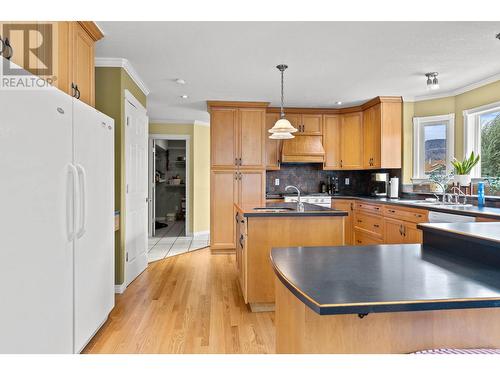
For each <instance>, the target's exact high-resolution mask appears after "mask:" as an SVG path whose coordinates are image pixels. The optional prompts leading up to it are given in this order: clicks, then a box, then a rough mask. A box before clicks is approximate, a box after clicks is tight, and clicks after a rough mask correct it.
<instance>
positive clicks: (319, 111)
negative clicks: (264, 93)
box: [266, 96, 403, 115]
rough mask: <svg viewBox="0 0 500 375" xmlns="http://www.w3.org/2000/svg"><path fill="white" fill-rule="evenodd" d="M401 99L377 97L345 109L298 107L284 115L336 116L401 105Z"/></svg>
mask: <svg viewBox="0 0 500 375" xmlns="http://www.w3.org/2000/svg"><path fill="white" fill-rule="evenodd" d="M402 102H403V98H402V97H401V96H377V97H375V98H373V99H371V100H369V101H367V102H366V103H364V104H361V105H357V106H353V107H346V108H300V107H290V108H285V109H284V110H285V113H307V114H325V115H330V114H331V115H336V114H343V113H352V112H361V111H364V110H366V109H368V108H370V107H373V106H375V105H377V104H380V103H402ZM280 111H281V110H280V108H279V107H268V108H267V110H266V112H267V113H280Z"/></svg>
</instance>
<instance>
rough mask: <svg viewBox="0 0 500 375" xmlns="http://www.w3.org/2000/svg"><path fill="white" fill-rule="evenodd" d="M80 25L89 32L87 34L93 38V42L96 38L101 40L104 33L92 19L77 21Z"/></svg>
mask: <svg viewBox="0 0 500 375" xmlns="http://www.w3.org/2000/svg"><path fill="white" fill-rule="evenodd" d="M78 23H79V24H80V26H81V27H82V28H83V29H84V30H85V31H86V32H87V34H89V36H90V37H91V38H92V39H93V40H94V42H97V41H98V40H101V39H102V38H103V37H104V34H103V33H102V31H101V29H100V28H99V26H97V25H96V23H95V22H93V21H78Z"/></svg>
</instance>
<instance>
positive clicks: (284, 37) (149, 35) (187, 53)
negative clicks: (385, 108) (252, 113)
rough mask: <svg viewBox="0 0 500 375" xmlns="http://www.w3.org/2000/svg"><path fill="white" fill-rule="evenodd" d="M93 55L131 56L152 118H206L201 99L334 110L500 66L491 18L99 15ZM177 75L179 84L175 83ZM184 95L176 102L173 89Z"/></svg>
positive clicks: (407, 94)
mask: <svg viewBox="0 0 500 375" xmlns="http://www.w3.org/2000/svg"><path fill="white" fill-rule="evenodd" d="M98 25H99V26H100V27H101V28H102V30H103V32H104V34H105V37H104V39H102V40H101V41H100V42H98V44H97V46H96V56H97V57H114V58H118V57H119V58H125V59H128V60H129V61H130V63H131V64H132V66H133V67H134V68H135V70H136V71H137V72H138V74H139V76H140V77H141V78H142V80H143V81H144V82H145V84H146V86H147V87H148V88H149V90H150V94H149V96H148V113H149V117H150V119H152V120H168V121H171V122H193V121H196V120H197V121H208V119H209V116H208V113H207V112H206V101H207V100H252V101H254V100H255V101H269V102H271V104H272V105H279V101H280V75H279V71H278V70H277V69H276V68H275V66H276V65H277V64H279V63H286V64H288V66H289V68H288V70H287V71H286V72H285V106H289V107H292V106H295V107H334V108H335V107H340V106H338V105H336V104H335V103H336V102H337V101H342V102H343V104H342V105H341V106H342V107H343V106H350V105H353V104H359V103H362V102H365V101H367V100H369V99H371V98H373V97H375V96H378V95H398V96H403V97H404V98H409V99H410V100H411V99H412V98H415V97H416V98H417V99H418V97H421V96H425V95H428V94H429V92H427V91H426V85H425V76H424V73H426V72H432V71H437V72H439V80H440V86H441V87H440V89H439V90H438V91H437V92H433V94H444V93H448V92H451V91H453V90H457V89H459V88H462V87H464V86H466V85H469V84H472V83H475V82H478V81H480V80H484V79H487V78H489V77H491V76H494V75H497V74H499V73H500V40H498V39H495V35H496V34H497V33H499V32H500V22H98ZM176 78H182V79H184V80H185V81H186V84H185V85H179V84H177V83H176V82H175V79H176ZM184 94H186V95H188V96H189V98H187V99H182V98H181V95H184Z"/></svg>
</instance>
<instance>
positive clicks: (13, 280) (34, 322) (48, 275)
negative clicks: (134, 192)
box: [0, 58, 77, 353]
mask: <svg viewBox="0 0 500 375" xmlns="http://www.w3.org/2000/svg"><path fill="white" fill-rule="evenodd" d="M1 60H2V58H0V63H2V61H1ZM71 110H72V108H71V97H70V96H68V95H66V94H64V93H62V92H61V91H59V90H57V89H44V90H8V91H6V90H0V181H1V182H0V228H1V236H0V240H1V245H0V353H72V351H73V242H72V235H73V232H74V225H73V217H74V216H73V209H74V207H73V206H74V205H73V200H74V196H75V195H77V193H76V191H75V190H76V188H77V184H76V178H77V176H76V169H75V168H74V166H73V165H72V164H71V161H72V126H71V121H72V120H71Z"/></svg>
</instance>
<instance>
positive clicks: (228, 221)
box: [210, 170, 266, 252]
mask: <svg viewBox="0 0 500 375" xmlns="http://www.w3.org/2000/svg"><path fill="white" fill-rule="evenodd" d="M210 189H211V203H210V204H211V206H210V249H211V250H212V251H213V252H234V251H235V249H236V246H237V240H238V238H237V235H236V223H235V216H236V210H235V208H234V204H235V203H239V204H242V205H247V204H255V206H256V207H258V206H261V205H264V204H265V195H266V171H263V170H212V172H211V175H210Z"/></svg>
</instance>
